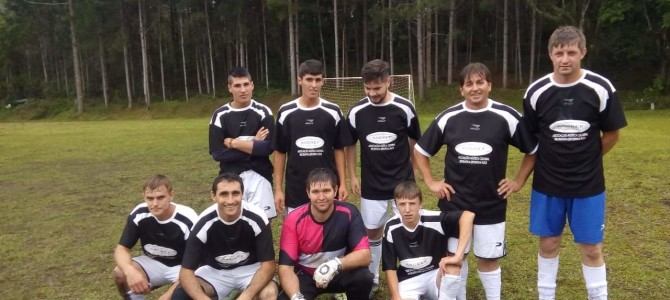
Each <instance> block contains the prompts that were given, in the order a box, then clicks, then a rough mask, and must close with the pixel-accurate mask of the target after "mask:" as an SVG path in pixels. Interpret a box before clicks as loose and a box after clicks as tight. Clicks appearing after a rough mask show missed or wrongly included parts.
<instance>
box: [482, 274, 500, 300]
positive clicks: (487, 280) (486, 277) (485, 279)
mask: <svg viewBox="0 0 670 300" xmlns="http://www.w3.org/2000/svg"><path fill="white" fill-rule="evenodd" d="M477 272H478V273H479V279H480V280H481V281H482V285H483V286H484V293H485V294H486V299H487V300H499V299H500V286H501V285H502V283H501V277H502V275H501V273H502V272H501V271H500V268H498V269H495V270H493V271H490V272H482V271H477Z"/></svg>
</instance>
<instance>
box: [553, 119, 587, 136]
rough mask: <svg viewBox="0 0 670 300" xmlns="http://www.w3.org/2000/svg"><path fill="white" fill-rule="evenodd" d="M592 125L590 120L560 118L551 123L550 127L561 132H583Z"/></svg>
mask: <svg viewBox="0 0 670 300" xmlns="http://www.w3.org/2000/svg"><path fill="white" fill-rule="evenodd" d="M590 127H591V124H589V122H586V121H582V120H560V121H556V122H554V123H551V125H549V129H551V130H553V131H555V132H560V133H582V132H585V131H587V130H588V129H589V128H590Z"/></svg>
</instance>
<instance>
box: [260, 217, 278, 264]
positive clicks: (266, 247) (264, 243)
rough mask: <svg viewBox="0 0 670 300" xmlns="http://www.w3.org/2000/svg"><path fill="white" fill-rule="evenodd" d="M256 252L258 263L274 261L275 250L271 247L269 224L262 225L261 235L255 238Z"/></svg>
mask: <svg viewBox="0 0 670 300" xmlns="http://www.w3.org/2000/svg"><path fill="white" fill-rule="evenodd" d="M256 251H257V252H256V253H257V256H258V261H261V262H263V261H274V259H275V250H274V247H273V245H272V230H271V229H270V226H269V224H266V225H264V226H263V229H261V233H260V234H258V236H256Z"/></svg>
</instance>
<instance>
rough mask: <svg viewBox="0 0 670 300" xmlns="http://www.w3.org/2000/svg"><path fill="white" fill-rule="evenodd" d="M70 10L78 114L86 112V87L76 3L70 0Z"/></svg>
mask: <svg viewBox="0 0 670 300" xmlns="http://www.w3.org/2000/svg"><path fill="white" fill-rule="evenodd" d="M68 12H69V17H70V37H71V41H72V68H73V69H74V86H75V91H76V93H77V98H76V100H75V106H76V107H77V114H81V113H82V112H84V87H83V86H82V82H81V69H80V68H79V43H78V42H77V32H76V30H75V26H74V16H75V15H74V3H73V0H68Z"/></svg>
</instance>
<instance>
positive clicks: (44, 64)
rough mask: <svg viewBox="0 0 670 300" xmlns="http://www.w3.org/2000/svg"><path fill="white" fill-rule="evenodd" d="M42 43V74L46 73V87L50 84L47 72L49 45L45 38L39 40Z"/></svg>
mask: <svg viewBox="0 0 670 300" xmlns="http://www.w3.org/2000/svg"><path fill="white" fill-rule="evenodd" d="M39 41H40V57H41V59H42V73H44V86H45V87H46V86H47V85H48V84H49V72H47V52H48V50H47V45H46V41H45V38H44V37H40V38H39Z"/></svg>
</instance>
